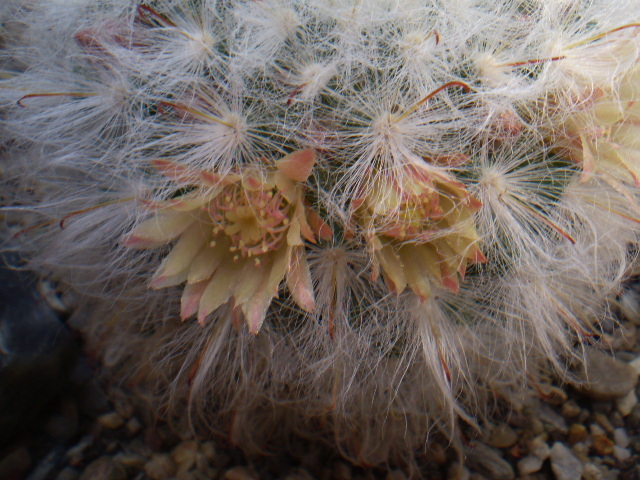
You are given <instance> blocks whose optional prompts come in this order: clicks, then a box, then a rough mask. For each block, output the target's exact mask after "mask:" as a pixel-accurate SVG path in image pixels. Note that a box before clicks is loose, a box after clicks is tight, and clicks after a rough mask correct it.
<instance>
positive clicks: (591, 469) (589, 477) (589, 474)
mask: <svg viewBox="0 0 640 480" xmlns="http://www.w3.org/2000/svg"><path fill="white" fill-rule="evenodd" d="M582 475H583V477H582V478H583V479H584V480H604V478H605V477H604V474H603V473H602V471H601V470H600V469H599V468H598V467H597V466H596V465H594V464H593V463H587V464H586V465H585V466H584V472H583V474H582Z"/></svg>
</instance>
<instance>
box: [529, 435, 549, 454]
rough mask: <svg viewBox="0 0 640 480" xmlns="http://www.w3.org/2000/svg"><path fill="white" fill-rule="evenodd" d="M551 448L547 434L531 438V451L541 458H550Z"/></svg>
mask: <svg viewBox="0 0 640 480" xmlns="http://www.w3.org/2000/svg"><path fill="white" fill-rule="evenodd" d="M550 451H551V449H550V448H549V445H547V436H546V435H538V436H537V437H536V438H534V439H533V440H531V443H530V444H529V453H530V454H531V455H535V456H536V457H538V458H539V459H541V460H546V459H547V458H549V452H550Z"/></svg>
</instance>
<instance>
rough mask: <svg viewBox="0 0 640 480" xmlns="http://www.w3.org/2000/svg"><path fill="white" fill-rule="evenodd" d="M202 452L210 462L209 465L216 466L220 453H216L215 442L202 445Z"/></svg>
mask: <svg viewBox="0 0 640 480" xmlns="http://www.w3.org/2000/svg"><path fill="white" fill-rule="evenodd" d="M200 450H201V451H202V453H203V454H204V456H205V457H206V459H207V460H208V461H209V463H211V464H212V465H216V460H217V458H218V452H217V451H216V446H215V444H214V443H213V442H204V443H203V444H202V445H200Z"/></svg>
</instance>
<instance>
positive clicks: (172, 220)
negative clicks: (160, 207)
mask: <svg viewBox="0 0 640 480" xmlns="http://www.w3.org/2000/svg"><path fill="white" fill-rule="evenodd" d="M197 218H198V216H193V215H191V214H187V213H167V214H164V213H163V214H158V215H155V216H153V217H151V218H150V219H148V220H145V221H144V222H142V223H141V224H140V225H138V226H137V227H136V228H134V229H133V230H132V231H131V232H130V233H129V234H127V236H126V237H125V239H124V242H123V244H124V245H125V246H127V247H130V248H154V247H155V246H160V245H163V244H166V243H168V242H170V241H171V240H174V239H175V238H177V237H178V236H180V235H181V234H182V232H184V231H185V230H186V229H187V228H189V226H190V225H191V224H193V223H194V222H195V221H196V219H197Z"/></svg>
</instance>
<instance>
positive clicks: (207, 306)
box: [198, 258, 244, 323]
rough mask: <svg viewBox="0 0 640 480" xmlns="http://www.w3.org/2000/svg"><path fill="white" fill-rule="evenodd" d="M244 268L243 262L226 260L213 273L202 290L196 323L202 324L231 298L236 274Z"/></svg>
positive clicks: (236, 278)
mask: <svg viewBox="0 0 640 480" xmlns="http://www.w3.org/2000/svg"><path fill="white" fill-rule="evenodd" d="M242 267H244V262H243V261H242V260H239V261H237V262H234V261H233V260H232V259H231V258H227V259H226V260H225V261H224V262H223V263H222V265H220V267H219V268H218V269H217V270H216V271H215V272H214V274H213V276H212V277H211V280H209V283H208V284H207V286H206V287H205V289H204V292H203V293H202V297H201V298H200V303H199V305H198V322H199V323H204V320H205V318H207V316H208V315H209V314H210V313H211V312H213V311H214V310H215V309H216V308H218V307H220V306H221V305H223V304H224V303H226V302H227V301H228V300H229V298H231V292H232V291H233V288H234V286H235V284H236V282H237V281H238V274H239V273H240V271H241V270H242Z"/></svg>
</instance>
